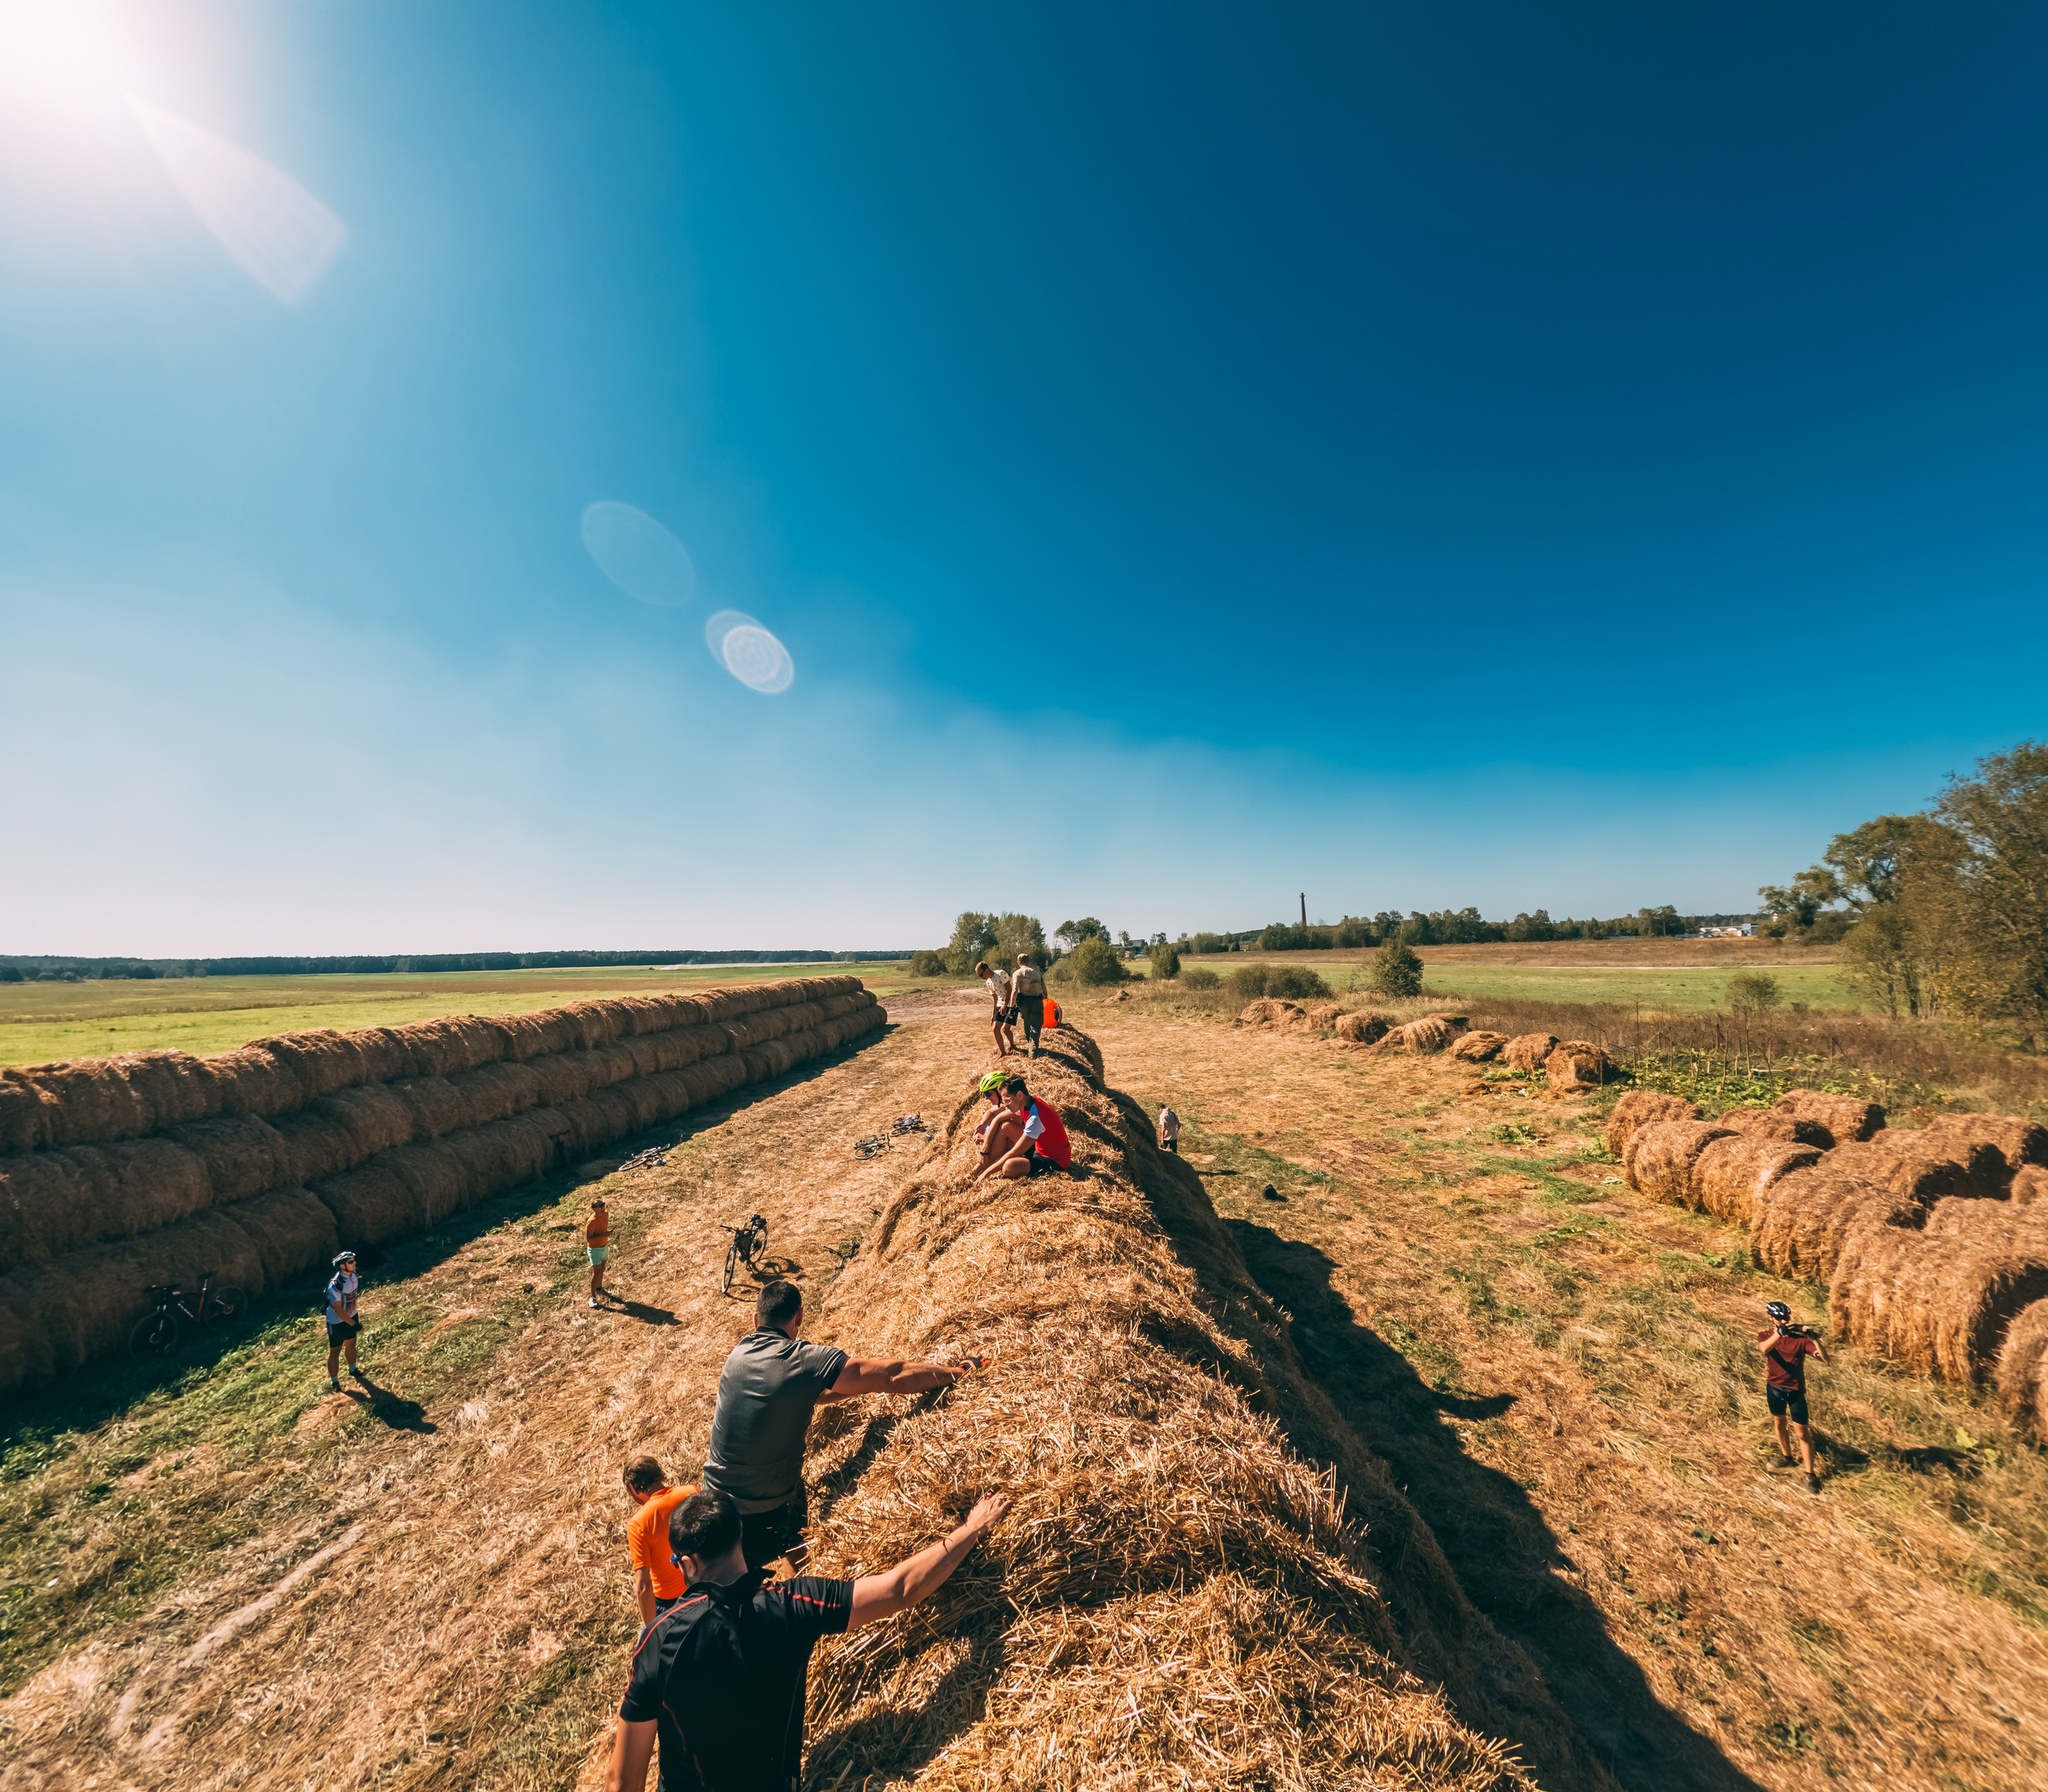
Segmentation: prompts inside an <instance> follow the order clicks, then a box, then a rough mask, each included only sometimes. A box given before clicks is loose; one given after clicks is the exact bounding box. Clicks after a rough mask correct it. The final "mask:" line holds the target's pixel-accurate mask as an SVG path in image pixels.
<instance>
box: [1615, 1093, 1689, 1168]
mask: <svg viewBox="0 0 2048 1792" xmlns="http://www.w3.org/2000/svg"><path fill="white" fill-rule="evenodd" d="M1704 1117H1705V1116H1704V1115H1702V1114H1701V1112H1700V1110H1699V1108H1698V1107H1697V1106H1696V1105H1695V1104H1694V1103H1692V1102H1690V1101H1687V1100H1686V1099H1685V1097H1684V1096H1683V1095H1667V1094H1665V1093H1664V1091H1663V1090H1662V1089H1630V1090H1628V1091H1626V1092H1625V1093H1624V1094H1623V1095H1622V1098H1621V1099H1620V1100H1619V1101H1617V1102H1616V1103H1615V1104H1614V1112H1613V1113H1611V1114H1609V1115H1608V1116H1607V1149H1608V1150H1609V1151H1611V1152H1613V1153H1614V1155H1615V1156H1616V1157H1621V1156H1623V1155H1624V1154H1625V1153H1626V1152H1627V1150H1628V1142H1629V1140H1630V1139H1631V1138H1633V1137H1634V1136H1635V1131H1636V1128H1637V1127H1639V1126H1647V1125H1649V1124H1650V1123H1651V1122H1652V1121H1653V1120H1699V1119H1703V1118H1704Z"/></svg>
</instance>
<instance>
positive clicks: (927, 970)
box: [910, 952, 948, 977]
mask: <svg viewBox="0 0 2048 1792" xmlns="http://www.w3.org/2000/svg"><path fill="white" fill-rule="evenodd" d="M947 969H948V966H947V964H946V955H945V954H944V953H943V952H913V953H911V955H910V974H911V975H912V976H913V977H943V976H945V975H946V972H947Z"/></svg>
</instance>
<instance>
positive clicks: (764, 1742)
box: [605, 1488, 1010, 1792]
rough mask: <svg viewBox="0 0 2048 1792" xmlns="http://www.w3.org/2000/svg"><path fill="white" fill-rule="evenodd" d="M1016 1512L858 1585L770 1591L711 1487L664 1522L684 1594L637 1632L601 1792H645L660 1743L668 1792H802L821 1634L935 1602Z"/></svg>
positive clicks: (1005, 1505)
mask: <svg viewBox="0 0 2048 1792" xmlns="http://www.w3.org/2000/svg"><path fill="white" fill-rule="evenodd" d="M1009 1509H1010V1502H1009V1499H1008V1497H1007V1496H1005V1495H1003V1494H1000V1493H995V1494H989V1495H988V1496H987V1497H985V1498H983V1499H981V1500H979V1501H977V1502H976V1504H975V1507H974V1510H973V1511H972V1512H970V1513H968V1515H967V1522H966V1523H965V1524H963V1525H961V1526H960V1527H959V1528H958V1529H957V1530H955V1531H954V1532H953V1533H952V1535H950V1536H949V1537H946V1538H945V1539H944V1540H943V1541H941V1542H938V1543H933V1544H930V1545H928V1546H927V1547H926V1548H924V1549H921V1550H919V1551H918V1552H917V1554H916V1555H914V1556H911V1557H909V1558H908V1559H907V1560H905V1561H902V1562H899V1563H897V1565H896V1566H895V1567H894V1568H892V1569H890V1570H889V1572H888V1573H887V1574H864V1575H862V1576H861V1578H860V1579H859V1580H821V1579H817V1578H814V1577H811V1576H808V1575H800V1576H798V1577H797V1578H796V1579H794V1580H783V1581H771V1580H769V1579H768V1572H767V1570H766V1569H764V1568H752V1569H750V1568H749V1567H748V1566H747V1563H746V1557H745V1556H744V1555H743V1554H742V1552H741V1549H740V1511H739V1507H738V1506H737V1505H736V1504H734V1502H733V1500H732V1497H731V1495H729V1494H724V1493H719V1492H716V1491H715V1490H713V1489H710V1488H706V1489H705V1490H704V1491H703V1492H702V1493H695V1494H692V1495H691V1496H690V1497H689V1498H688V1499H686V1500H685V1501H683V1503H682V1504H681V1505H680V1506H678V1507H677V1508H676V1509H675V1511H674V1512H672V1513H671V1514H670V1515H669V1521H668V1534H669V1546H670V1547H671V1548H672V1549H673V1550H674V1551H675V1555H676V1560H677V1561H678V1563H680V1565H681V1567H682V1570H683V1579H684V1581H685V1582H686V1583H687V1584H686V1586H685V1587H684V1589H683V1596H682V1598H681V1599H679V1600H677V1601H676V1603H675V1604H674V1605H673V1606H671V1607H670V1608H669V1610H668V1611H667V1612H665V1613H664V1614H663V1615H662V1616H661V1617H659V1618H657V1619H656V1620H655V1621H654V1622H653V1623H652V1624H650V1625H649V1626H648V1627H647V1628H646V1630H644V1631H643V1632H642V1633H641V1636H640V1642H639V1644H638V1646H637V1647H636V1648H635V1649H634V1651H633V1676H632V1679H631V1681H630V1682H629V1684H628V1685H627V1688H626V1699H625V1703H624V1704H622V1705H621V1706H620V1707H619V1723H618V1729H617V1731H616V1732H615V1734H614V1736H613V1738H612V1763H611V1772H610V1773H609V1774H608V1775H607V1776H606V1779H605V1787H606V1792H645V1787H646V1785H647V1763H648V1759H649V1757H650V1756H651V1755H652V1754H653V1752H654V1745H655V1742H656V1740H657V1739H658V1740H659V1741H660V1743H661V1792H794V1788H795V1787H796V1784H797V1781H798V1778H799V1776H800V1775H801V1773H802V1772H803V1756H804V1676H805V1673H806V1670H807V1669H808V1668H809V1666H810V1660H811V1649H812V1646H813V1645H814V1644H815V1643H816V1642H817V1640H818V1638H820V1637H821V1636H836V1635H838V1634H839V1633H840V1632H841V1631H846V1630H858V1629H859V1628H860V1627H861V1626H862V1625H863V1624H872V1623H874V1622H875V1621H876V1620H877V1619H879V1618H886V1617H889V1616H891V1615H892V1614H894V1613H896V1612H900V1611H902V1610H903V1609H904V1608H905V1607H906V1606H912V1605H916V1604H917V1603H918V1601H919V1600H922V1599H928V1598H930V1597H931V1595H932V1594H933V1593H935V1592H937V1591H938V1590H939V1588H940V1587H942V1586H944V1585H945V1584H946V1582H947V1580H948V1579H950V1578H951V1576H952V1573H953V1570H954V1569H956V1568H958V1567H959V1566H960V1564H961V1562H962V1561H964V1560H965V1559H966V1556H967V1552H968V1551H969V1550H970V1549H972V1548H973V1547H974V1545H975V1542H976V1540H977V1539H978V1538H979V1537H980V1536H981V1534H982V1532H984V1531H986V1530H987V1529H988V1528H989V1527H990V1526H991V1525H993V1524H995V1523H997V1522H998V1521H999V1520H1000V1519H1001V1518H1002V1516H1003V1514H1004V1513H1005V1512H1007V1511H1008V1510H1009Z"/></svg>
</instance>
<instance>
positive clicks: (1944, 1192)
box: [1828, 1127, 2010, 1207]
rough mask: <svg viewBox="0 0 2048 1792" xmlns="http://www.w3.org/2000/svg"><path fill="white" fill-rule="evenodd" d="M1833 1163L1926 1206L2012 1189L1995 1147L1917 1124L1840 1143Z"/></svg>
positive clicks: (1841, 1171)
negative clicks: (1928, 1130) (1922, 1128)
mask: <svg viewBox="0 0 2048 1792" xmlns="http://www.w3.org/2000/svg"><path fill="white" fill-rule="evenodd" d="M1828 1165H1829V1168H1830V1169H1832V1170H1833V1171H1834V1172H1835V1174H1837V1175H1840V1176H1860V1177H1862V1178H1863V1179H1864V1180H1865V1181H1866V1182H1875V1183H1879V1184H1881V1185H1882V1186H1883V1187H1885V1188H1888V1189H1891V1190H1892V1191H1893V1192H1894V1193H1896V1194H1901V1195H1908V1196H1910V1197H1912V1199H1914V1200H1916V1201H1918V1202H1919V1203H1920V1205H1921V1206H1922V1207H1931V1206H1933V1205H1934V1203H1935V1202H1936V1201H1939V1200H1942V1199H1944V1198H1945V1197H1947V1196H1951V1195H1965V1196H1971V1197H1975V1198H1977V1199H1980V1200H1997V1199H1998V1198H1999V1197H2000V1196H2002V1195H2003V1194H2004V1193H2005V1192H2006V1189H2007V1188H2008V1186H2009V1185H2010V1184H2009V1179H2008V1178H2007V1177H2006V1175H2005V1174H2004V1171H2005V1160H2004V1158H2002V1157H2001V1156H1999V1154H1998V1152H1997V1150H1996V1148H1995V1147H1993V1146H1991V1145H1988V1144H1985V1143H1983V1142H1981V1141H1978V1142H1972V1141H1969V1140H1966V1139H1959V1138H1955V1137H1953V1136H1950V1135H1947V1134H1934V1135H1930V1134H1928V1133H1924V1132H1921V1131H1919V1130H1918V1129H1917V1128H1905V1127H1899V1128H1892V1129H1888V1130H1886V1131H1884V1132H1881V1133H1879V1134H1878V1135H1877V1136H1876V1137H1875V1138H1872V1139H1866V1140H1863V1141H1861V1142H1859V1143H1856V1144H1849V1145H1837V1146H1836V1147H1835V1148H1834V1150H1832V1151H1831V1152H1829V1153H1828Z"/></svg>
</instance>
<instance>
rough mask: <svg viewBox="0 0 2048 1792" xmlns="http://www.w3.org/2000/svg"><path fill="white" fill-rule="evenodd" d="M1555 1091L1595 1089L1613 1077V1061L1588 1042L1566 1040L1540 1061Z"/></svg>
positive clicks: (1586, 1040) (1588, 1040)
mask: <svg viewBox="0 0 2048 1792" xmlns="http://www.w3.org/2000/svg"><path fill="white" fill-rule="evenodd" d="M1543 1074H1544V1075H1545V1076H1546V1077H1547V1078H1549V1080H1550V1085H1551V1087H1552V1088H1554V1089H1597V1088H1599V1087H1600V1085H1601V1084H1602V1083H1606V1082H1611V1081H1612V1080H1613V1078H1614V1060H1613V1059H1612V1058H1610V1057H1609V1056H1608V1055H1607V1053H1606V1050H1605V1049H1604V1048H1603V1047H1601V1046H1598V1045H1595V1044H1594V1043H1593V1041H1592V1040H1590V1039H1567V1040H1565V1041H1563V1042H1562V1043H1561V1044H1560V1045H1559V1046H1558V1047H1557V1049H1556V1050H1555V1051H1553V1052H1552V1053H1551V1054H1550V1056H1549V1057H1547V1058H1545V1059H1544V1060H1543Z"/></svg>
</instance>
